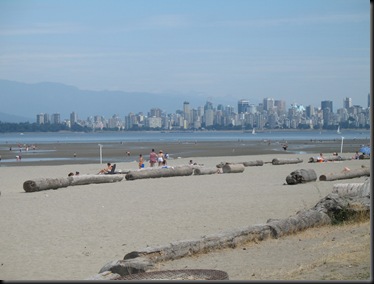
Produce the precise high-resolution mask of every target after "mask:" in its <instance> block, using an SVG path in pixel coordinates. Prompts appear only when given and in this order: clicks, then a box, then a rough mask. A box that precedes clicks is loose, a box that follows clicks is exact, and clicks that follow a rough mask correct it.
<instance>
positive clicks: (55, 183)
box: [23, 175, 123, 192]
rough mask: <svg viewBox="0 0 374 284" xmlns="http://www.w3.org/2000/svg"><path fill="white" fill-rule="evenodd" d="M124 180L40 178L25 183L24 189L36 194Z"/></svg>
mask: <svg viewBox="0 0 374 284" xmlns="http://www.w3.org/2000/svg"><path fill="white" fill-rule="evenodd" d="M122 179H123V176H122V175H82V176H71V177H62V178H38V179H34V180H27V181H25V182H24V183H23V189H24V190H25V191H26V192H35V191H42V190H48V189H58V188H64V187H68V186H74V185H85V184H92V183H109V182H117V181H121V180H122Z"/></svg>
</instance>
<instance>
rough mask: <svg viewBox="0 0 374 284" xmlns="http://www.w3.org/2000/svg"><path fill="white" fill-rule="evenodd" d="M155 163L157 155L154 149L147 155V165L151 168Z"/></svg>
mask: <svg viewBox="0 0 374 284" xmlns="http://www.w3.org/2000/svg"><path fill="white" fill-rule="evenodd" d="M156 163H157V154H156V152H155V149H152V151H151V153H150V154H149V164H150V165H151V167H153V166H154V165H155V164H156Z"/></svg>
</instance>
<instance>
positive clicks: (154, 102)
mask: <svg viewBox="0 0 374 284" xmlns="http://www.w3.org/2000/svg"><path fill="white" fill-rule="evenodd" d="M0 100H1V103H0V121H2V122H16V123H19V122H30V123H33V122H35V121H36V115H37V114H39V113H48V114H50V115H51V114H53V113H59V114H60V117H61V120H64V119H68V118H69V117H70V113H72V112H76V113H77V114H78V118H79V119H86V118H87V117H89V116H94V115H102V116H104V117H105V118H110V117H112V116H113V115H115V114H116V115H119V116H120V117H121V118H122V119H123V118H124V117H125V116H126V115H128V114H129V113H130V112H133V113H138V112H143V113H144V114H147V112H148V111H149V110H150V109H151V108H160V109H161V110H163V111H166V112H167V113H175V111H176V110H178V109H180V110H182V109H183V102H184V101H188V102H189V103H190V108H197V107H198V106H203V105H204V104H205V102H206V101H207V98H206V97H202V96H201V95H200V96H199V95H197V94H188V95H180V94H178V95H177V94H173V93H147V92H125V91H110V90H102V91H92V90H81V89H79V88H77V87H75V86H69V85H65V84H61V83H54V82H42V83H33V84H30V83H22V82H16V81H9V80H2V79H0ZM225 101H226V102H225ZM229 101H230V102H229ZM214 103H216V104H223V105H227V104H230V105H233V104H236V103H237V100H233V99H232V98H231V100H229V99H224V98H220V99H219V101H218V99H217V102H214Z"/></svg>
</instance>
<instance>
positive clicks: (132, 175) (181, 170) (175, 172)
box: [125, 166, 193, 180]
mask: <svg viewBox="0 0 374 284" xmlns="http://www.w3.org/2000/svg"><path fill="white" fill-rule="evenodd" d="M192 173H193V167H190V166H178V167H170V168H155V169H151V170H143V169H141V170H135V171H129V172H128V173H127V174H126V176H125V178H126V180H135V179H145V178H161V177H175V176H190V175H192Z"/></svg>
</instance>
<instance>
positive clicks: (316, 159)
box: [308, 156, 352, 163]
mask: <svg viewBox="0 0 374 284" xmlns="http://www.w3.org/2000/svg"><path fill="white" fill-rule="evenodd" d="M319 159H320V157H310V158H309V162H308V163H320V162H321V161H320V160H319ZM323 159H324V162H326V161H328V162H334V161H346V160H352V158H348V157H341V156H327V157H326V156H325V157H323Z"/></svg>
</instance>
